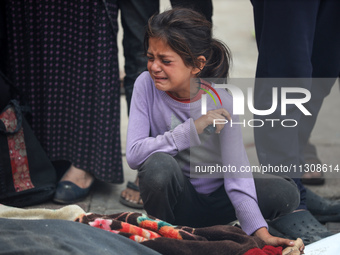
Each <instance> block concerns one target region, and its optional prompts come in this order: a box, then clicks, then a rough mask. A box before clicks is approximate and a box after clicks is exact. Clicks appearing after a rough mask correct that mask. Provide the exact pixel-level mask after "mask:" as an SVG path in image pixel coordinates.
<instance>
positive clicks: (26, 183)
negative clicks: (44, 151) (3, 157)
mask: <svg viewBox="0 0 340 255" xmlns="http://www.w3.org/2000/svg"><path fill="white" fill-rule="evenodd" d="M0 120H1V121H2V122H3V123H4V125H5V127H6V131H7V132H14V131H15V129H16V128H17V119H16V115H15V112H14V108H13V107H9V108H7V110H5V111H4V112H2V113H1V114H0ZM7 141H8V149H9V156H10V160H11V167H12V176H13V184H14V188H15V190H16V191H17V192H19V191H24V190H27V189H32V188H34V185H33V183H32V181H31V177H30V172H29V166H28V159H27V153H26V145H25V140H24V131H23V129H22V128H20V130H19V131H18V132H16V133H15V134H12V135H7Z"/></svg>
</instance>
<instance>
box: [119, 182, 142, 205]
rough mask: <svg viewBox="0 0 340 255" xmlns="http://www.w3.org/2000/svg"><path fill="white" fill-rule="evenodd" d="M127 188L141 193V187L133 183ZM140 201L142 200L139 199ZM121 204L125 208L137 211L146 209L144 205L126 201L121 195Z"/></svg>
mask: <svg viewBox="0 0 340 255" xmlns="http://www.w3.org/2000/svg"><path fill="white" fill-rule="evenodd" d="M126 187H127V188H129V189H132V190H134V191H138V192H139V187H138V186H137V185H136V184H135V183H133V182H130V181H128V183H127V185H126ZM139 200H140V198H139ZM119 202H121V203H122V204H123V205H125V206H128V207H131V208H135V209H143V208H144V205H143V204H139V203H135V202H132V201H129V200H126V199H125V197H123V196H122V195H120V198H119Z"/></svg>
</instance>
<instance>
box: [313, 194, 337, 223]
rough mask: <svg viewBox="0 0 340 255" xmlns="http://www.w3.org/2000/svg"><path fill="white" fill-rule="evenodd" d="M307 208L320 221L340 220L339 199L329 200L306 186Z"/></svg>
mask: <svg viewBox="0 0 340 255" xmlns="http://www.w3.org/2000/svg"><path fill="white" fill-rule="evenodd" d="M306 204H307V208H308V210H309V211H310V212H311V213H312V214H313V215H314V217H315V218H316V219H317V220H318V221H320V222H321V223H326V222H340V200H334V201H332V200H329V199H326V198H323V197H320V196H318V195H317V194H315V193H314V192H312V191H311V190H309V189H307V188H306Z"/></svg>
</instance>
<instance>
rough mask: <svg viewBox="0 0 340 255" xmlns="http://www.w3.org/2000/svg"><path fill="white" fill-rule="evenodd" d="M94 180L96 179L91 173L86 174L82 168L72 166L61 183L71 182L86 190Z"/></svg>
mask: <svg viewBox="0 0 340 255" xmlns="http://www.w3.org/2000/svg"><path fill="white" fill-rule="evenodd" d="M93 180H94V177H93V176H92V174H90V173H89V172H86V171H84V170H82V169H80V168H77V167H75V166H74V165H71V167H70V168H69V169H68V170H67V172H66V173H65V175H64V176H63V177H62V179H61V181H70V182H73V183H74V184H76V185H77V186H79V187H80V188H82V189H84V188H87V187H89V186H90V185H91V184H92V182H93Z"/></svg>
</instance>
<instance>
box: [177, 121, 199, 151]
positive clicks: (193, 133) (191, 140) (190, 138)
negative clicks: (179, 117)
mask: <svg viewBox="0 0 340 255" xmlns="http://www.w3.org/2000/svg"><path fill="white" fill-rule="evenodd" d="M172 137H173V139H174V141H175V144H176V146H177V148H178V151H182V150H185V149H188V148H190V147H192V146H197V145H200V144H201V141H200V139H199V136H198V134H197V130H196V127H195V124H194V120H193V119H192V118H190V119H187V120H186V121H185V122H184V123H182V124H181V125H178V126H177V127H176V128H175V129H174V130H173V132H172Z"/></svg>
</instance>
